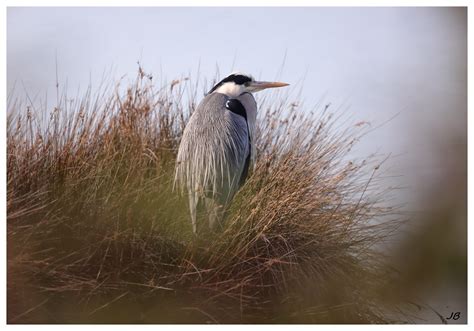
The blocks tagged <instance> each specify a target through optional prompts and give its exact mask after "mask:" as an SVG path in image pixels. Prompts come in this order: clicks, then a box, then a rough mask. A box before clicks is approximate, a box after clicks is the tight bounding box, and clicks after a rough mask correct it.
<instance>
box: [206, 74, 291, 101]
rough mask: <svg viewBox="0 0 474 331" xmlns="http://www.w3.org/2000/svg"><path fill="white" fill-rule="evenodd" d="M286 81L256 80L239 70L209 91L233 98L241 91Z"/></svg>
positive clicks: (258, 89) (269, 86)
mask: <svg viewBox="0 0 474 331" xmlns="http://www.w3.org/2000/svg"><path fill="white" fill-rule="evenodd" d="M287 85H289V84H287V83H280V82H264V81H256V80H255V79H254V78H253V77H252V76H251V75H247V74H244V73H241V72H234V73H231V74H230V75H229V76H227V77H226V78H224V79H223V80H221V81H220V82H219V83H217V84H216V85H215V86H214V87H213V88H212V89H211V90H210V91H209V94H210V93H213V92H217V93H221V94H225V95H227V96H229V97H232V98H235V97H238V96H239V95H241V94H242V93H246V92H248V93H254V92H258V91H261V90H264V89H267V88H274V87H283V86H287Z"/></svg>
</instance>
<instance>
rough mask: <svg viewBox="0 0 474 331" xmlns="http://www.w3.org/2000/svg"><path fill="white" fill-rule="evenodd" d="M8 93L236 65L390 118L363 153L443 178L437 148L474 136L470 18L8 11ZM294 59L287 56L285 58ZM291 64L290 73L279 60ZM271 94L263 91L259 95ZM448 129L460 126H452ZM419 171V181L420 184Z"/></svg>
mask: <svg viewBox="0 0 474 331" xmlns="http://www.w3.org/2000/svg"><path fill="white" fill-rule="evenodd" d="M7 17H8V22H7V29H8V30H7V74H8V77H7V79H8V89H9V90H11V89H12V87H13V86H14V84H15V91H16V93H17V94H21V92H22V91H23V86H24V87H25V89H26V90H27V91H28V93H29V94H30V95H33V96H34V95H41V96H43V95H45V93H46V91H48V92H49V95H52V94H54V91H55V88H54V85H55V79H56V78H55V75H56V68H55V67H56V61H55V58H56V55H57V59H58V60H57V63H58V72H59V82H60V83H64V82H65V81H66V79H67V81H68V86H69V88H70V89H71V90H72V91H76V90H77V88H85V87H86V86H87V85H88V84H89V81H92V83H93V85H94V84H97V82H98V81H99V80H100V79H101V77H102V73H103V72H104V71H107V70H110V69H112V72H113V74H114V75H115V76H114V77H116V78H117V79H118V78H119V77H121V76H123V75H126V76H127V77H130V78H133V77H134V76H135V74H136V71H137V64H136V62H137V60H140V62H141V63H142V65H143V66H144V68H145V69H146V70H147V71H148V72H151V73H153V74H154V76H155V77H156V76H158V75H159V74H160V73H162V75H163V76H164V77H166V78H167V79H173V78H177V77H180V76H181V75H186V74H188V73H189V72H192V73H195V72H196V71H197V68H198V65H200V72H201V75H202V76H204V77H208V78H212V77H213V76H214V73H215V70H216V69H215V68H216V65H217V66H218V67H219V68H220V71H221V75H226V74H227V73H229V72H230V71H231V70H232V69H239V70H242V71H245V72H249V73H252V74H253V75H254V76H256V77H258V78H262V79H274V78H276V77H277V75H278V78H279V79H281V80H283V81H286V82H289V83H291V84H292V85H293V86H295V85H298V82H299V83H300V84H301V80H302V78H303V77H306V78H305V81H304V86H303V97H304V99H305V101H306V103H307V104H311V103H315V102H316V101H317V100H319V99H321V97H324V99H325V100H327V101H328V102H332V103H333V104H334V105H336V106H337V105H338V104H341V103H343V102H346V104H348V105H350V108H349V110H348V111H349V112H350V113H351V116H352V118H354V122H356V121H361V120H365V121H369V122H371V123H372V124H373V125H376V124H377V123H382V122H384V121H386V120H388V119H390V118H392V117H393V116H394V115H396V114H398V116H397V117H395V118H394V119H393V120H391V121H390V122H389V123H387V124H385V125H384V126H383V127H382V128H380V129H378V130H375V131H374V132H373V133H372V134H371V135H369V137H368V138H367V139H366V140H365V141H363V142H362V144H361V149H360V150H359V153H360V152H361V151H363V152H370V151H376V150H377V151H380V152H382V153H386V154H388V153H392V154H393V155H401V156H399V157H396V158H393V159H392V160H390V165H391V166H392V170H391V171H392V172H393V174H400V175H402V177H403V180H402V181H405V182H412V181H413V180H417V181H418V183H419V185H418V184H417V185H415V186H417V187H415V188H414V190H412V192H414V191H416V189H422V186H423V185H424V182H423V178H430V179H433V178H436V173H437V166H436V164H434V163H433V162H434V161H433V155H432V153H431V151H432V148H431V145H432V144H433V142H435V141H436V140H437V139H444V138H443V137H444V136H445V132H458V133H461V134H465V132H466V114H467V106H466V105H467V90H466V88H467V73H466V71H467V15H466V10H465V9H462V8H60V9H58V8H47V7H46V8H8V12H7ZM285 54H286V57H285ZM284 59H285V64H284V67H283V71H282V72H280V70H281V65H282V63H283V60H284ZM262 93H265V92H262ZM449 130H451V131H449ZM420 178H421V179H420Z"/></svg>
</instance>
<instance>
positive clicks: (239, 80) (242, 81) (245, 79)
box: [209, 74, 252, 93]
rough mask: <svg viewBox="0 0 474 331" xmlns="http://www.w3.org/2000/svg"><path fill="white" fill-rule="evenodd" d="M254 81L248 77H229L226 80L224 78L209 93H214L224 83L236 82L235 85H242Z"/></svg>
mask: <svg viewBox="0 0 474 331" xmlns="http://www.w3.org/2000/svg"><path fill="white" fill-rule="evenodd" d="M250 81H252V79H251V78H250V77H248V76H245V75H234V74H233V75H229V76H227V77H226V78H224V79H223V80H221V81H220V82H219V83H217V84H216V85H215V86H214V87H213V88H212V89H211V90H210V91H209V93H212V92H214V91H215V90H216V89H217V88H218V87H219V86H221V85H222V84H224V83H227V82H234V83H235V84H237V85H242V84H245V83H246V82H250Z"/></svg>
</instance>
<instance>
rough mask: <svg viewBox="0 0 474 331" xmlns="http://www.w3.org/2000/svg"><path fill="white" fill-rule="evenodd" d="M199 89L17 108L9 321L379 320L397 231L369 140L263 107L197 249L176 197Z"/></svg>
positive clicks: (276, 103)
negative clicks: (223, 206)
mask: <svg viewBox="0 0 474 331" xmlns="http://www.w3.org/2000/svg"><path fill="white" fill-rule="evenodd" d="M198 90H199V85H198V84H193V83H192V82H191V81H190V80H187V79H181V80H175V81H173V82H172V83H171V84H162V85H161V86H158V87H157V86H155V85H154V84H153V81H152V78H151V77H150V76H147V75H146V74H145V73H144V72H143V70H142V69H140V72H139V74H138V77H137V79H136V81H135V82H134V83H133V84H131V86H130V87H128V88H127V89H126V90H122V89H121V88H120V87H117V88H113V89H108V90H107V89H106V90H105V91H102V92H99V93H93V91H87V93H85V95H84V96H83V97H82V98H79V99H76V100H74V101H71V100H69V99H68V98H67V97H66V96H63V97H62V98H60V100H59V102H58V105H57V106H56V107H55V108H54V109H52V110H50V109H33V107H32V106H31V105H30V106H28V107H24V106H22V104H21V103H19V102H13V101H10V103H9V110H8V123H7V154H8V159H7V171H8V179H7V181H8V183H7V195H8V219H7V229H8V238H7V239H8V322H9V323H208V322H210V323H239V322H240V323H241V322H244V323H248V322H254V323H383V322H388V321H389V319H388V317H387V315H386V314H385V313H384V308H383V305H382V304H381V302H382V298H381V297H380V295H379V292H377V291H378V290H379V289H380V288H382V287H383V286H384V285H385V284H386V282H388V281H389V278H390V276H389V275H388V274H387V271H386V270H387V269H386V268H385V266H384V265H383V258H382V255H381V254H380V253H379V252H377V250H376V249H375V248H374V246H375V245H377V244H378V243H380V242H381V240H383V239H384V238H386V237H387V236H388V235H389V234H390V231H391V229H393V227H394V225H395V224H396V223H397V221H396V218H395V219H394V218H393V217H390V216H393V215H394V210H393V209H392V208H389V207H387V206H384V203H383V202H384V201H383V197H384V194H385V191H384V190H383V188H382V187H380V185H379V184H378V182H377V179H376V178H377V175H376V174H377V171H378V168H379V166H380V162H379V161H378V160H377V158H373V157H369V158H367V159H362V160H358V159H352V160H351V159H350V157H349V156H350V154H349V153H350V150H351V148H352V146H353V145H354V144H355V143H357V141H358V139H359V138H360V136H361V135H362V134H363V133H361V132H360V128H359V127H357V126H354V125H350V124H347V127H343V126H341V125H340V123H341V120H340V118H339V117H337V111H336V112H333V111H332V109H331V107H329V106H320V107H316V108H315V109H305V107H304V106H303V105H298V103H297V102H295V101H293V100H291V99H290V97H289V96H288V95H286V96H285V95H279V96H276V97H275V98H266V99H265V98H260V99H259V100H258V103H259V118H258V123H257V138H256V141H257V144H258V146H257V158H256V164H255V168H254V169H253V171H252V173H251V175H250V177H249V178H248V180H247V182H246V183H245V185H244V186H243V187H242V189H241V190H240V191H239V193H238V194H237V196H236V197H235V199H234V201H233V203H232V205H231V207H230V210H229V211H228V213H227V216H226V219H225V222H224V225H223V227H222V228H221V229H219V230H218V231H216V232H215V233H203V234H202V235H199V236H197V237H195V236H194V235H193V234H192V230H191V223H190V219H189V214H188V209H187V204H186V203H187V199H186V198H185V197H181V196H179V194H178V192H175V191H174V190H173V172H174V165H175V158H176V152H177V148H178V145H179V141H180V137H181V134H182V131H183V129H184V126H185V124H186V122H187V119H188V118H189V116H190V114H191V113H192V111H193V110H194V109H195V107H196V104H197V101H198V99H199V97H197V94H198V93H196V91H198Z"/></svg>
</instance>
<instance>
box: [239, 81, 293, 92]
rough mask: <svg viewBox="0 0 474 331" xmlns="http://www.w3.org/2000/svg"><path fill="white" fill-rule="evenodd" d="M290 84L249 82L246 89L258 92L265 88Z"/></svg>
mask: <svg viewBox="0 0 474 331" xmlns="http://www.w3.org/2000/svg"><path fill="white" fill-rule="evenodd" d="M288 85H290V84H287V83H281V82H257V81H254V82H251V83H250V84H249V86H248V90H249V91H251V92H258V91H261V90H264V89H266V88H275V87H283V86H288Z"/></svg>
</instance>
